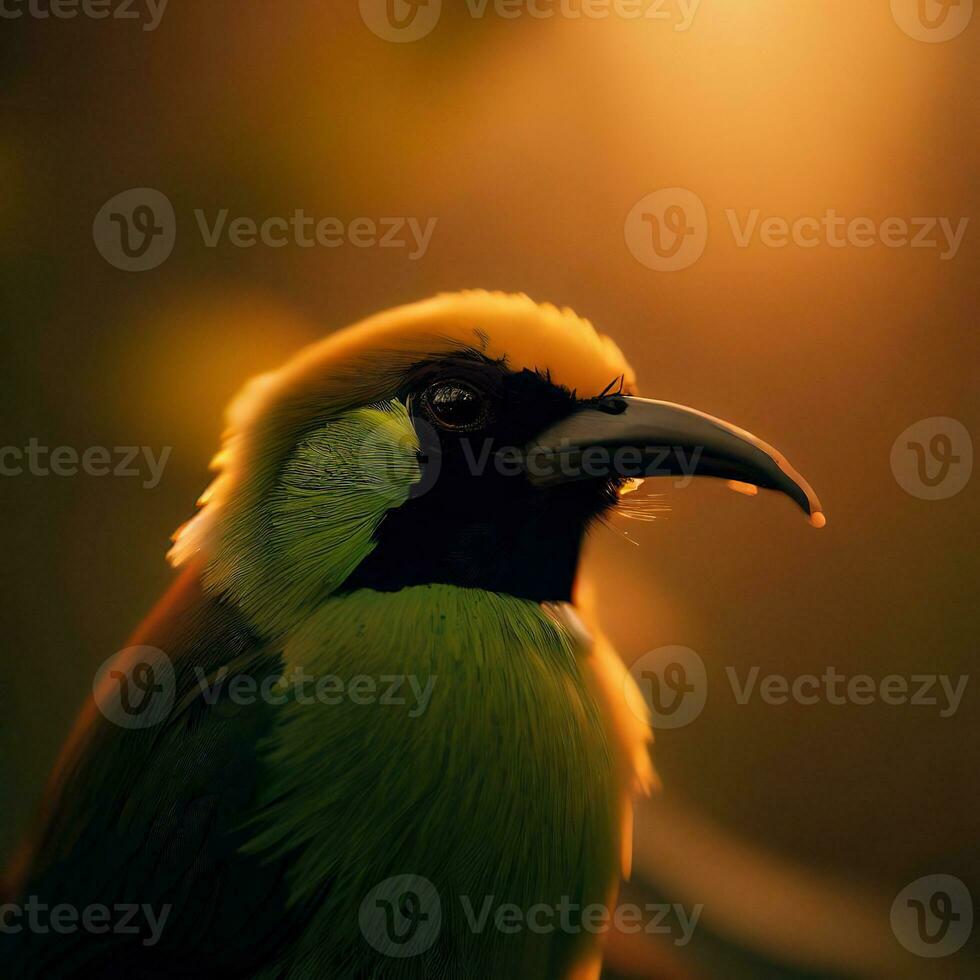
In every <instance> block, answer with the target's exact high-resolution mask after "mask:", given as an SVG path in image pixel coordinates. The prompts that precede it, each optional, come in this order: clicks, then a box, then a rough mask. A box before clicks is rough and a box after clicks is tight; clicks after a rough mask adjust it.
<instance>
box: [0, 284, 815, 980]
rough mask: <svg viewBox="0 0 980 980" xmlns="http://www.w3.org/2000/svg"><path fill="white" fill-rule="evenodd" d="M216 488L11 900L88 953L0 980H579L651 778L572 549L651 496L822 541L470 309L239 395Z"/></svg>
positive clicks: (499, 317) (683, 415)
mask: <svg viewBox="0 0 980 980" xmlns="http://www.w3.org/2000/svg"><path fill="white" fill-rule="evenodd" d="M212 467H213V469H214V470H215V477H214V479H213V481H212V482H211V484H210V486H209V487H208V488H207V490H206V491H205V492H204V494H202V496H201V499H200V500H199V502H198V503H199V508H198V510H197V512H196V513H195V514H194V515H193V516H192V518H191V519H190V520H189V521H188V522H187V523H186V524H185V525H184V526H182V527H181V528H180V529H179V530H178V531H177V532H176V534H175V536H174V541H173V546H172V548H171V550H170V552H169V559H170V561H171V563H172V564H173V565H174V566H175V568H176V572H175V579H174V581H173V583H172V585H171V587H170V589H169V591H168V592H167V593H166V594H165V595H164V597H163V598H162V599H161V600H160V602H159V603H158V604H157V605H156V606H155V607H154V609H153V610H152V611H151V612H150V614H149V615H148V616H147V618H146V619H145V620H144V621H143V623H142V624H141V625H140V626H139V627H138V628H137V629H136V631H135V633H134V634H133V636H132V637H131V639H130V640H129V642H128V645H127V647H126V648H125V649H124V650H123V651H121V652H120V653H119V654H117V655H116V656H114V657H113V658H110V660H109V661H108V662H107V664H108V666H107V667H106V668H105V669H104V670H102V671H100V675H99V677H98V678H97V680H96V683H95V685H94V688H93V693H92V695H91V697H90V698H89V699H88V700H87V702H86V704H85V706H84V708H83V709H82V712H81V714H80V716H79V718H78V721H77V723H76V725H75V727H74V729H73V731H72V734H71V735H70V737H69V739H68V741H67V743H66V745H65V747H64V749H63V750H62V753H61V756H60V758H59V760H58V762H57V764H56V766H55V770H54V773H53V775H52V777H51V780H50V782H49V785H48V787H47V789H46V791H45V795H44V799H43V803H42V806H41V810H40V813H39V816H38V819H37V821H36V824H35V827H34V830H33V832H32V834H31V835H30V837H29V838H28V840H27V841H26V842H25V844H24V846H23V847H22V848H21V850H20V851H19V852H18V853H17V855H16V857H15V861H14V863H13V865H12V867H11V869H10V871H9V873H8V876H7V882H8V889H7V897H8V898H9V899H10V901H11V902H13V903H14V906H16V907H18V908H23V907H24V905H25V903H26V902H27V901H29V900H32V901H33V902H34V903H35V907H38V906H40V905H43V906H44V907H53V906H54V905H56V904H59V903H60V904H62V905H67V906H69V907H71V908H73V909H78V910H82V911H81V912H80V913H79V914H80V915H82V913H83V912H84V911H85V910H91V909H92V908H97V909H99V910H107V912H105V914H104V915H103V914H102V912H101V911H100V915H101V916H102V917H101V918H99V919H98V921H99V922H100V923H105V920H111V925H112V927H111V928H110V927H109V925H108V924H106V925H105V927H104V928H100V929H95V928H94V927H93V928H84V927H83V926H84V917H83V918H82V920H81V921H82V925H80V926H79V925H76V928H75V929H74V930H70V931H69V930H62V931H57V930H53V929H49V930H47V931H44V930H41V929H28V928H24V929H21V930H20V931H19V932H17V933H16V934H12V932H11V931H10V930H6V931H5V932H4V933H3V934H2V935H0V957H2V958H3V960H4V962H5V968H6V972H7V975H8V976H13V977H15V978H27V977H45V978H51V977H62V976H64V977H73V978H74V977H78V978H83V980H85V978H96V977H99V978H101V977H104V976H107V975H117V974H119V975H124V976H127V977H130V978H145V980H151V978H161V977H172V976H181V977H205V976H206V977H228V978H232V977H236V978H237V977H242V978H251V980H305V978H314V977H317V978H319V977H327V978H336V980H370V978H378V980H414V978H422V977H425V978H429V980H433V978H440V980H442V978H444V980H456V978H459V980H463V978H465V980H473V978H483V977H486V978H500V977H504V976H510V977H518V978H524V977H527V978H535V980H540V978H546V980H551V978H554V980H595V978H597V977H598V976H599V974H600V971H601V968H602V938H603V937H602V931H601V930H596V929H589V928H587V927H586V926H587V924H586V923H585V922H584V919H585V914H584V912H583V910H585V909H589V908H593V907H600V908H606V909H608V908H611V907H612V906H613V905H614V903H615V901H616V895H617V889H618V887H619V883H620V881H621V879H622V877H623V876H627V875H628V874H629V867H630V848H631V837H632V805H633V804H632V801H633V800H634V798H635V797H636V796H637V795H638V794H643V793H648V792H650V791H651V789H652V788H653V787H654V786H655V784H656V778H657V777H656V774H655V772H654V769H653V765H652V762H651V740H652V736H651V728H650V724H649V717H648V714H647V712H646V710H645V706H644V702H643V697H642V695H641V692H640V691H639V689H638V687H637V685H636V683H635V682H634V680H633V678H632V676H631V674H630V673H629V671H628V670H627V668H626V666H625V665H624V663H623V661H622V660H621V659H620V657H619V655H618V654H617V653H616V651H615V650H614V649H613V646H612V645H611V643H610V642H609V640H608V639H607V637H606V635H605V634H604V633H603V631H602V628H601V625H600V623H599V621H598V617H597V615H596V611H595V608H594V606H595V603H594V602H592V601H591V600H590V599H589V596H588V588H587V584H585V585H584V584H583V579H582V577H581V575H580V569H579V565H580V558H581V552H582V547H583V542H584V540H585V538H586V536H587V534H588V532H589V529H590V528H591V527H592V526H593V525H594V524H595V523H596V521H597V520H599V519H600V518H601V517H602V516H603V515H604V514H606V513H608V512H610V511H613V510H614V509H615V508H616V506H617V505H618V503H619V501H620V499H621V498H622V495H623V493H624V492H625V491H626V490H627V489H630V488H631V487H632V486H633V485H634V484H635V481H637V480H642V479H645V478H647V477H649V476H657V475H660V476H664V475H669V474H679V473H685V474H687V475H692V474H693V475H696V476H708V477H714V478H720V479H724V480H728V481H733V482H734V483H735V484H736V485H737V486H741V485H750V486H752V487H759V488H764V489H769V490H775V491H779V492H780V493H782V494H784V495H786V496H788V497H789V498H791V499H792V500H793V501H794V502H795V503H796V504H797V505H798V506H799V507H800V508H801V509H802V510H803V512H804V513H805V514H806V515H807V516H808V517H809V519H810V521H811V523H813V524H815V525H817V526H820V525H822V523H823V521H824V519H823V513H822V508H821V506H820V503H819V501H818V499H817V497H816V495H815V494H814V492H813V490H812V489H811V488H810V486H809V484H807V482H806V481H805V480H804V479H803V478H802V477H801V476H800V474H799V473H798V472H797V471H796V470H795V469H793V467H792V466H790V464H789V463H788V462H787V461H786V459H785V457H783V456H782V455H781V454H780V453H778V452H777V451H776V450H775V449H773V448H772V447H771V446H769V445H767V444H766V443H764V442H762V441H761V440H759V439H757V438H756V437H754V436H752V435H751V434H749V433H748V432H746V431H744V430H742V429H739V428H737V427H735V426H733V425H730V424H729V423H727V422H723V421H722V420H720V419H717V418H714V417H712V416H710V415H707V414H705V413H702V412H699V411H696V410H694V409H691V408H686V407H684V406H681V405H677V404H673V403H669V402H664V401H656V400H653V399H647V398H643V397H640V396H639V395H638V394H637V391H636V378H635V374H634V372H633V370H632V369H631V368H630V366H629V364H628V363H627V361H626V359H625V358H624V356H623V354H622V353H621V351H620V350H619V348H618V347H617V346H616V344H615V343H614V342H613V341H612V340H611V339H609V338H608V337H606V336H604V335H603V334H601V333H599V332H598V331H597V330H596V328H595V327H593V325H592V324H591V322H589V321H588V320H586V319H584V318H582V317H579V316H578V315H576V314H575V313H574V312H573V311H571V310H570V309H568V308H559V307H557V306H553V305H550V304H539V303H537V302H535V301H533V300H531V299H530V298H528V297H527V296H526V295H523V294H520V295H517V294H506V293H499V292H489V291H483V290H467V291H463V292H457V293H444V294H439V295H437V296H435V297H433V298H430V299H426V300H422V301H419V302H413V303H410V304H407V305H404V306H400V307H396V308H393V309H390V310H387V311H385V312H381V313H378V314H375V315H372V316H369V317H368V318H367V319H365V320H362V321H360V322H358V323H356V324H354V325H352V326H349V327H346V328H344V329H341V330H339V331H335V332H333V333H329V334H327V335H326V336H325V337H324V338H323V339H321V340H319V341H317V342H315V343H313V344H312V345H311V346H309V347H307V348H305V349H303V350H302V351H300V352H299V353H298V354H296V355H295V356H294V357H293V358H292V359H291V360H289V361H288V362H287V363H285V364H284V365H283V366H282V367H280V368H279V369H277V370H274V371H271V372H269V373H267V374H263V375H260V376H258V377H257V378H254V379H253V380H251V381H250V382H249V383H247V384H246V386H245V387H244V389H243V390H242V392H241V393H240V394H239V395H238V396H237V397H236V398H235V399H234V401H233V402H232V404H231V405H230V407H229V409H228V413H227V428H226V430H225V432H224V436H223V441H222V445H221V448H220V451H219V453H218V454H217V456H216V457H215V459H214V461H213V464H212ZM154 702H156V704H160V705H162V707H161V708H159V709H158V708H157V707H156V706H155V704H154ZM137 709H139V710H137ZM18 902H19V903H21V904H20V905H19V906H18V905H17V903H18ZM120 909H129V910H130V912H129V913H126V914H130V915H131V918H133V920H134V922H137V921H138V922H139V923H140V928H138V929H137V928H128V929H123V928H121V927H119V924H118V922H116V921H115V919H114V918H113V917H114V916H117V915H121V914H123V913H120V912H119V910H120ZM132 909H136V911H135V912H133V911H132ZM515 910H516V911H515ZM556 910H559V911H560V913H561V914H560V915H559V911H556ZM90 917H91V916H90ZM536 925H537V926H540V928H538V927H535V926H536Z"/></svg>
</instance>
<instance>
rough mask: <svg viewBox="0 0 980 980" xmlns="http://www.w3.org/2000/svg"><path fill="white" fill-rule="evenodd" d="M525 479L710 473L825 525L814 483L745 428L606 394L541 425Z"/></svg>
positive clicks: (550, 481)
mask: <svg viewBox="0 0 980 980" xmlns="http://www.w3.org/2000/svg"><path fill="white" fill-rule="evenodd" d="M525 467H526V470H527V475H528V479H530V480H531V482H532V483H534V484H536V485H539V486H548V485H553V484H557V483H564V482H567V481H570V480H581V479H593V478H603V477H605V478H608V477H611V476H622V477H638V478H643V477H650V476H674V477H676V476H685V477H691V476H714V477H720V478H721V479H723V480H730V481H734V482H735V483H736V484H749V485H750V486H754V487H761V488H762V489H764V490H778V491H780V492H781V493H785V494H786V495H787V496H788V497H791V498H792V499H793V500H795V501H796V503H797V504H799V506H800V507H801V508H802V510H803V512H804V513H805V514H806V515H807V516H808V517H809V518H810V523H811V524H812V525H813V526H814V527H823V526H824V524H826V523H827V521H826V518H825V517H824V514H823V508H822V507H821V506H820V501H819V500H818V499H817V495H816V494H815V493H814V492H813V488H812V487H811V486H810V484H809V483H807V481H806V480H804V479H803V477H802V476H800V474H799V473H798V472H797V471H796V470H795V469H794V468H793V467H792V466H790V464H789V462H788V461H787V459H786V457H785V456H783V454H782V453H780V452H778V451H777V450H775V449H773V447H772V446H770V445H769V444H768V443H765V442H763V441H762V440H761V439H757V438H756V437H755V436H754V435H752V434H751V433H750V432H746V431H745V430H744V429H740V428H738V427H737V426H734V425H731V424H729V423H728V422H724V421H722V420H721V419H716V418H714V417H713V416H711V415H706V414H705V413H704V412H699V411H697V409H694V408H687V407H685V406H684V405H675V404H673V403H672V402H661V401H652V400H651V399H649V398H635V397H633V396H620V395H617V396H615V397H606V398H602V399H601V400H596V401H594V402H591V403H589V404H587V405H586V406H584V407H583V408H581V409H579V410H578V411H577V412H575V413H574V414H573V415H571V416H569V417H568V418H567V419H563V420H562V421H561V422H559V423H557V424H556V425H553V426H552V427H551V428H549V429H547V430H545V431H544V432H543V433H542V434H541V435H540V436H538V438H537V439H535V440H534V441H533V442H532V443H531V444H530V445H529V446H527V448H526V450H525Z"/></svg>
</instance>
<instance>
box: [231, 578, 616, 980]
mask: <svg viewBox="0 0 980 980" xmlns="http://www.w3.org/2000/svg"><path fill="white" fill-rule="evenodd" d="M584 652H585V651H582V650H581V649H578V648H577V642H576V640H575V639H573V638H572V636H571V635H570V633H569V631H567V630H566V629H565V628H564V627H563V626H562V625H560V623H559V622H558V621H556V620H555V619H553V618H552V617H551V616H549V614H548V613H547V612H546V611H545V610H544V609H543V608H542V607H541V606H540V605H538V604H536V603H533V602H528V601H525V600H520V599H514V598H510V597H507V596H501V595H496V594H493V593H488V592H482V591H479V590H474V589H460V588H455V587H451V586H421V587H416V588H410V589H404V590H402V591H400V592H397V593H387V594H385V593H376V592H371V591H369V590H363V591H359V592H356V593H353V594H351V595H347V596H344V597H342V598H338V599H336V600H332V601H328V602H327V603H326V604H325V605H323V606H322V607H321V608H320V609H319V610H318V611H317V613H316V614H314V615H313V616H311V617H310V619H309V620H308V621H307V622H306V623H305V624H304V625H303V626H302V627H301V628H299V629H298V630H296V631H295V633H294V634H293V635H292V637H291V638H290V640H289V642H288V645H287V647H286V650H285V655H284V670H283V681H282V687H283V692H282V693H284V694H290V696H289V697H288V700H287V701H286V703H285V704H284V705H283V707H282V708H281V710H280V711H279V712H278V717H277V721H276V723H275V725H274V728H273V731H272V733H271V735H270V736H269V737H268V738H267V740H266V742H265V743H264V744H263V746H262V747H261V751H262V755H263V758H264V769H265V772H264V776H263V778H262V781H261V783H260V785H261V791H260V805H259V809H258V816H257V818H256V819H255V820H254V837H253V838H252V840H251V842H250V844H249V845H248V847H247V850H248V851H249V852H252V853H256V854H260V855H268V856H269V857H270V858H271V857H277V856H278V857H284V856H287V855H288V856H290V857H292V858H293V861H292V871H291V878H290V882H289V885H290V895H291V900H292V901H293V902H295V903H302V904H306V903H311V902H315V903H317V909H316V913H315V923H316V924H315V926H314V927H313V928H312V929H310V930H308V931H307V936H306V941H305V942H304V945H308V946H309V957H310V958H312V959H313V960H315V961H317V962H319V963H321V964H332V972H331V973H330V974H329V975H331V976H347V975H348V974H347V973H338V972H333V971H336V970H337V967H338V965H339V964H345V965H346V966H347V967H348V968H349V969H350V970H351V973H350V975H351V976H359V975H361V974H360V973H357V972H354V971H355V970H356V969H365V970H367V971H369V972H365V973H364V974H363V975H364V976H369V975H371V976H373V975H383V976H384V977H398V976H405V977H409V976H410V977H422V976H426V977H433V976H446V977H449V976H456V975H461V974H458V972H457V971H458V969H459V966H460V965H461V964H469V966H468V968H467V971H466V973H467V975H468V976H470V977H472V976H474V975H477V974H475V973H474V964H477V963H479V964H482V966H483V967H485V968H486V970H487V973H486V975H487V976H493V977H500V976H528V977H532V976H535V977H541V976H549V977H550V976H561V975H562V974H563V972H564V968H565V967H566V966H567V964H568V963H569V962H571V960H572V959H574V958H575V956H576V955H577V954H578V953H579V952H580V950H581V948H582V943H583V941H585V940H587V939H588V938H589V937H588V935H587V933H584V932H582V931H581V930H580V929H578V928H576V927H575V925H574V919H575V916H576V911H575V910H576V909H577V910H581V909H582V908H583V907H584V906H586V905H589V904H591V903H602V902H605V901H607V899H608V890H609V887H610V883H611V880H612V878H613V877H614V876H615V868H616V862H617V850H616V849H617V845H618V841H617V839H616V833H617V831H616V824H617V816H616V811H617V802H616V788H615V784H614V778H615V776H614V763H613V759H612V749H611V747H610V745H609V743H608V740H607V735H606V732H605V730H604V728H603V724H602V721H601V717H600V712H599V708H598V706H597V703H596V702H595V700H594V699H593V696H592V693H591V691H590V689H589V686H588V682H587V679H586V671H585V670H584V668H583V664H582V656H583V653H584ZM318 685H319V686H318ZM403 881H409V882H416V883H420V884H419V885H418V886H417V887H412V888H411V889H410V891H411V893H412V894H411V895H410V896H409V899H408V902H409V907H406V908H401V909H398V908H394V907H393V908H392V909H388V908H386V901H387V899H386V898H385V885H384V883H385V882H394V883H395V885H396V888H397V883H398V882H403ZM378 886H381V890H380V891H378ZM402 891H404V889H402ZM372 895H375V896H380V897H377V900H376V905H375V907H373V908H368V909H365V908H364V903H365V899H366V898H367V899H368V901H369V902H370V896H372ZM399 899H401V900H402V901H405V900H406V899H405V896H404V895H395V896H394V897H393V898H392V899H391V902H392V905H394V903H396V902H397V901H398V900H399ZM420 902H421V903H423V904H424V905H425V907H422V906H421V905H419V907H418V908H415V907H414V906H413V905H412V903H415V904H416V905H418V903H420ZM433 903H434V906H435V907H429V906H431V905H433ZM509 903H513V904H514V905H516V906H517V907H519V908H520V909H522V910H527V909H530V908H533V907H536V906H538V905H539V904H543V905H545V906H546V907H547V908H548V909H550V910H556V911H555V915H556V916H557V910H560V909H561V908H563V907H567V908H570V911H568V912H567V913H566V914H567V915H569V916H571V919H572V926H571V928H569V929H567V930H564V929H558V928H555V929H554V931H553V932H552V931H547V932H545V933H544V934H542V933H541V932H539V931H531V930H530V929H527V928H524V929H519V930H517V931H511V930H510V928H508V930H507V931H506V932H505V931H501V930H499V929H498V922H497V918H496V912H497V910H498V909H499V908H500V907H501V906H505V905H507V904H509ZM413 909H414V911H415V912H417V913H418V917H419V918H418V921H416V920H415V919H413V914H412V913H413ZM365 915H367V916H368V920H367V921H368V923H370V922H371V921H374V922H375V923H376V924H377V927H378V928H379V929H381V932H380V934H379V935H377V936H372V935H371V931H372V929H373V928H374V927H372V926H370V925H369V924H368V925H366V922H365ZM386 915H389V916H390V921H385V918H384V917H385V916H386ZM372 916H373V917H374V918H373V919H372V918H371V917H372ZM432 916H438V920H439V921H438V924H437V926H435V927H433V919H432ZM423 917H424V918H423ZM554 921H555V922H556V923H557V922H558V921H559V920H558V919H557V917H556V918H555V920H554ZM420 924H421V925H422V926H426V928H421V929H420ZM382 926H384V927H387V926H391V927H392V928H391V935H387V932H388V931H389V930H388V929H387V928H383V929H382V928H381V927H382ZM399 927H401V931H400V932H399ZM433 928H435V932H436V933H437V935H433ZM400 937H401V940H402V941H403V942H407V941H408V940H414V941H415V946H414V947H412V950H411V951H412V953H413V955H412V956H410V957H405V958H403V959H400V958H399V957H398V956H397V952H398V950H397V948H394V949H393V948H392V944H393V945H394V947H397V944H398V942H399V939H400ZM365 938H367V939H368V942H367V943H365V942H364V939H365ZM592 938H593V939H594V938H595V937H592ZM429 942H431V948H429V949H427V950H426V951H425V952H423V953H422V954H421V955H414V954H415V953H417V952H418V944H419V943H422V944H423V945H426V944H428V943H429ZM385 946H388V948H386V949H384V950H380V949H379V948H378V947H385ZM374 952H377V954H378V955H377V960H376V964H375V965H372V962H371V961H372V960H373V953H374ZM299 958H300V959H302V954H301V955H300V957H299ZM454 964H455V965H454ZM382 966H383V972H379V973H378V974H375V972H374V970H375V969H380V968H381V967H382ZM324 975H326V974H324ZM479 975H483V974H479Z"/></svg>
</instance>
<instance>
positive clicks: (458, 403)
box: [422, 381, 490, 432]
mask: <svg viewBox="0 0 980 980" xmlns="http://www.w3.org/2000/svg"><path fill="white" fill-rule="evenodd" d="M422 398H423V401H424V402H425V407H426V409H427V410H428V413H429V415H430V416H431V417H432V420H433V421H434V422H435V423H436V424H437V425H441V426H442V427H443V428H444V429H453V430H456V431H457V432H459V431H462V432H469V431H471V430H473V429H478V428H480V427H481V426H482V425H484V424H486V422H487V421H488V419H489V417H490V408H489V406H488V405H487V400H486V398H485V396H484V395H483V393H482V392H480V391H478V390H477V389H476V388H474V387H473V386H472V385H470V384H467V383H466V382H465V381H437V382H436V383H435V384H433V385H429V387H428V388H426V389H425V392H424V393H423V395H422Z"/></svg>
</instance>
